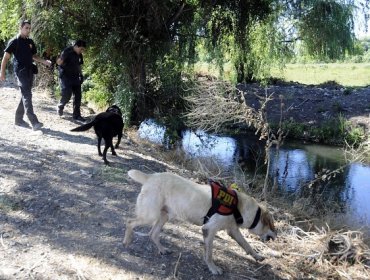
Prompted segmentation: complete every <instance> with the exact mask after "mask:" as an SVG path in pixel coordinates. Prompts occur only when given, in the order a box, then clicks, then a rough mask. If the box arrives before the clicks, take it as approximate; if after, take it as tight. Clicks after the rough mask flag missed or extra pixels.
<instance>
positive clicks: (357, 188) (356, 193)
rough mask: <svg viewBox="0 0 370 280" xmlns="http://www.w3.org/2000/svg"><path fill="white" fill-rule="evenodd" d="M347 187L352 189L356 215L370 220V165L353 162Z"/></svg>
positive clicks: (348, 175) (352, 203) (353, 206)
mask: <svg viewBox="0 0 370 280" xmlns="http://www.w3.org/2000/svg"><path fill="white" fill-rule="evenodd" d="M346 188H348V189H349V190H351V192H350V199H351V205H352V209H353V213H354V215H356V216H357V217H358V218H360V219H361V220H364V221H370V203H369V201H370V167H369V166H365V165H362V164H359V163H353V164H351V166H350V168H349V170H348V173H347V180H346Z"/></svg>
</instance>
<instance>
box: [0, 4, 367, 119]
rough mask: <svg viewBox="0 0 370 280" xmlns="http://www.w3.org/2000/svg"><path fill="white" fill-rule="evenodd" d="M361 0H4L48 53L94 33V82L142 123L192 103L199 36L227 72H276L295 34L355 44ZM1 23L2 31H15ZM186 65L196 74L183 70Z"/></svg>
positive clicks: (311, 49) (339, 48)
mask: <svg viewBox="0 0 370 280" xmlns="http://www.w3.org/2000/svg"><path fill="white" fill-rule="evenodd" d="M366 1H367V0H366ZM352 4H353V1H350V0H349V1H345V0H337V1H334V0H327V1H325V0H320V1H319V0H289V1H286V0H285V1H284V0H212V1H210V0H206V1H201V0H164V1H162V0H161V1H159V0H80V1H62V0H48V1H39V0H23V1H22V0H10V1H6V3H5V2H4V1H2V2H1V3H0V9H1V16H0V25H1V26H2V27H4V26H5V27H9V26H8V25H9V23H7V20H8V19H9V18H10V19H12V20H13V19H14V20H15V19H16V18H17V17H21V16H27V17H30V18H31V20H32V21H33V29H34V33H33V34H34V37H35V40H36V41H37V42H38V43H39V45H40V46H41V48H42V51H45V52H46V54H48V55H57V54H58V53H59V52H60V50H61V49H62V48H64V47H65V46H66V44H68V42H69V41H70V40H71V39H76V38H84V39H85V40H87V41H88V44H89V46H90V47H89V49H88V53H87V60H88V62H89V63H88V64H89V72H90V77H91V79H92V84H90V85H91V88H90V91H91V92H93V93H94V94H95V95H96V96H98V97H96V98H99V99H102V100H103V103H104V102H113V101H116V102H120V103H121V105H122V106H125V108H126V119H127V118H129V119H131V121H133V122H134V123H135V122H139V121H141V120H143V119H144V118H147V117H157V118H158V117H159V118H160V117H162V118H163V116H164V115H170V116H171V115H179V112H181V111H183V110H185V103H184V101H183V99H182V98H181V97H182V95H183V94H187V93H185V92H184V91H183V90H182V88H183V87H182V83H183V82H184V81H189V79H191V74H192V66H193V65H194V63H195V62H196V61H198V60H199V57H198V53H199V48H200V46H202V48H203V49H205V50H206V53H207V59H208V61H209V62H210V63H214V64H216V65H218V67H219V69H220V71H221V72H222V70H223V65H224V63H225V62H226V61H228V62H232V63H233V65H234V67H235V72H236V73H237V75H236V76H237V79H236V80H237V81H239V82H245V81H251V80H260V79H264V78H267V77H268V76H269V69H270V68H271V66H272V65H273V64H275V63H276V62H277V61H281V59H283V58H284V56H285V55H286V54H287V53H291V50H292V46H291V44H290V43H289V42H288V41H289V40H290V39H291V38H288V40H287V36H288V35H292V34H294V35H295V36H297V37H298V38H300V39H302V40H304V42H305V46H306V48H307V52H308V53H310V54H313V55H316V56H328V57H329V58H336V57H337V56H342V55H343V53H345V52H346V51H348V50H350V49H351V42H352V37H351V36H352V34H353V32H352V29H353V25H352V24H351V16H352V8H351V7H352V6H353V5H352ZM16 15H17V16H16ZM287 22H288V23H289V24H290V25H291V26H292V27H293V28H292V29H291V31H292V32H290V33H288V32H287V28H284V23H287ZM319 28H320V29H319ZM321 28H324V29H323V31H321ZM4 30H9V28H5V29H4ZM1 32H2V33H1V38H4V39H5V38H8V37H9V35H10V34H9V32H7V31H3V29H2V31H1ZM317 34H319V35H322V34H326V35H325V36H317ZM329 35H330V36H329ZM323 37H324V38H323ZM185 75H189V76H188V77H187V78H186V79H184V77H185ZM90 85H89V86H90ZM164 112H166V113H164ZM163 119H164V121H169V119H168V118H163ZM172 119H173V118H172Z"/></svg>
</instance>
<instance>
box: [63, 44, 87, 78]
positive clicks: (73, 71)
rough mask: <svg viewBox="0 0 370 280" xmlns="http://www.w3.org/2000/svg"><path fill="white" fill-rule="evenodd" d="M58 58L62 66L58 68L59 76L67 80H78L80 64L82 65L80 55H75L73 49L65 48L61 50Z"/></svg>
mask: <svg viewBox="0 0 370 280" xmlns="http://www.w3.org/2000/svg"><path fill="white" fill-rule="evenodd" d="M60 58H61V59H62V60H63V64H62V65H61V66H59V67H60V71H61V72H62V73H61V76H62V77H63V78H67V79H72V80H75V79H77V80H78V79H79V77H80V74H81V64H83V57H82V54H77V53H76V52H75V51H74V50H73V47H67V48H65V49H64V50H63V52H62V54H61V55H60Z"/></svg>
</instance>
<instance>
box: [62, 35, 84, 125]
mask: <svg viewBox="0 0 370 280" xmlns="http://www.w3.org/2000/svg"><path fill="white" fill-rule="evenodd" d="M85 49H86V42H85V41H83V40H77V41H76V42H75V43H74V45H73V46H70V47H67V48H65V49H64V50H63V52H62V54H61V55H60V57H59V58H58V59H57V64H58V65H59V67H58V69H59V78H60V87H61V95H62V97H61V99H60V101H59V104H58V108H57V110H58V114H59V116H62V115H63V110H64V106H65V105H66V104H67V103H68V102H69V100H70V99H71V97H72V94H73V113H72V116H73V119H74V120H77V121H82V122H84V121H85V118H83V117H82V116H81V97H82V95H81V84H82V82H83V76H82V71H81V65H82V64H83V56H82V53H83V52H84V51H85Z"/></svg>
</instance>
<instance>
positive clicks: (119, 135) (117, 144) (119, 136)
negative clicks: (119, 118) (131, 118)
mask: <svg viewBox="0 0 370 280" xmlns="http://www.w3.org/2000/svg"><path fill="white" fill-rule="evenodd" d="M121 138H122V132H121V133H118V140H117V143H116V145H115V147H116V148H118V146H119V144H120V143H121Z"/></svg>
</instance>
